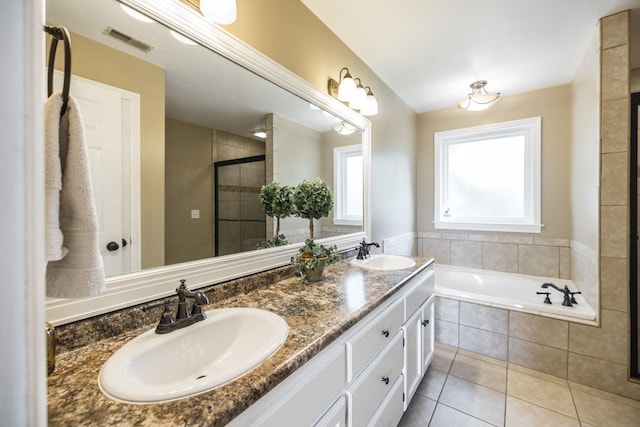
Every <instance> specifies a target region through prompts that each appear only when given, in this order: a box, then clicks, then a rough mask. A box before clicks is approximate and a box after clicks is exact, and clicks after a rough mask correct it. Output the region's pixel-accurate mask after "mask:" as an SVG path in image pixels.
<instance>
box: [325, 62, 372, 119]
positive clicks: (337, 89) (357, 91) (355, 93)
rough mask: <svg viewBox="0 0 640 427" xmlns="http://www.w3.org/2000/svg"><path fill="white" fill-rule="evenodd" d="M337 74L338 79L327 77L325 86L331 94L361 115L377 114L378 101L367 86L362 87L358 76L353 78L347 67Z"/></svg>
mask: <svg viewBox="0 0 640 427" xmlns="http://www.w3.org/2000/svg"><path fill="white" fill-rule="evenodd" d="M343 72H345V73H344V75H343V74H342V73H343ZM338 75H339V81H335V80H334V79H329V82H328V85H327V86H328V89H329V94H330V95H331V96H333V97H334V98H337V99H338V100H339V101H342V102H344V103H345V104H347V105H348V106H349V107H350V108H351V109H353V110H356V111H359V112H360V114H362V115H363V116H375V115H376V114H378V101H376V98H375V96H373V92H372V91H371V88H370V87H369V86H366V87H364V86H363V84H362V81H361V80H360V78H359V77H356V78H355V79H354V78H353V77H352V76H351V73H350V72H349V69H348V68H347V67H344V68H342V69H341V70H340V73H338ZM356 80H357V84H356Z"/></svg>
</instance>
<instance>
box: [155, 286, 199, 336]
mask: <svg viewBox="0 0 640 427" xmlns="http://www.w3.org/2000/svg"><path fill="white" fill-rule="evenodd" d="M185 282H186V280H185V279H182V280H180V286H178V287H177V288H176V293H177V294H178V310H177V312H176V317H173V313H172V312H171V307H170V306H169V305H170V301H169V299H165V300H164V311H163V313H162V316H161V317H160V322H158V326H156V334H168V333H169V332H173V331H175V330H177V329H182V328H184V327H187V326H189V325H193V324H194V323H196V322H199V321H201V320H204V319H206V318H207V314H206V313H205V312H204V310H203V309H202V306H203V305H205V304H209V298H207V296H206V295H205V294H203V293H202V292H191V291H190V290H189V289H187V285H186V284H185ZM187 298H189V299H193V300H194V301H193V306H192V307H191V308H189V304H188V303H187Z"/></svg>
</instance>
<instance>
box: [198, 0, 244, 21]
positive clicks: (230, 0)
mask: <svg viewBox="0 0 640 427" xmlns="http://www.w3.org/2000/svg"><path fill="white" fill-rule="evenodd" d="M200 12H202V14H203V15H204V16H205V18H207V19H210V20H211V21H213V22H215V23H216V24H220V25H229V24H233V23H234V22H236V13H237V12H236V0H200Z"/></svg>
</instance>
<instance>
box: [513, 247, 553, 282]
mask: <svg viewBox="0 0 640 427" xmlns="http://www.w3.org/2000/svg"><path fill="white" fill-rule="evenodd" d="M518 271H519V272H520V273H521V274H530V275H533V276H546V277H558V276H560V248H558V247H554V246H534V245H520V246H519V247H518Z"/></svg>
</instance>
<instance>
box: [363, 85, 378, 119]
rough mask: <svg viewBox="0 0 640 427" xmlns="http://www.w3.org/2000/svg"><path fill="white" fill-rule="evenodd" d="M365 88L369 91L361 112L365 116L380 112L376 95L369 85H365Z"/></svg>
mask: <svg viewBox="0 0 640 427" xmlns="http://www.w3.org/2000/svg"><path fill="white" fill-rule="evenodd" d="M364 90H365V91H366V93H367V99H366V100H365V102H364V105H363V106H362V108H361V109H360V114H362V115H363V116H375V115H376V114H378V101H377V100H376V97H375V96H373V92H372V91H371V88H370V87H369V86H367V87H365V88H364Z"/></svg>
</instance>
